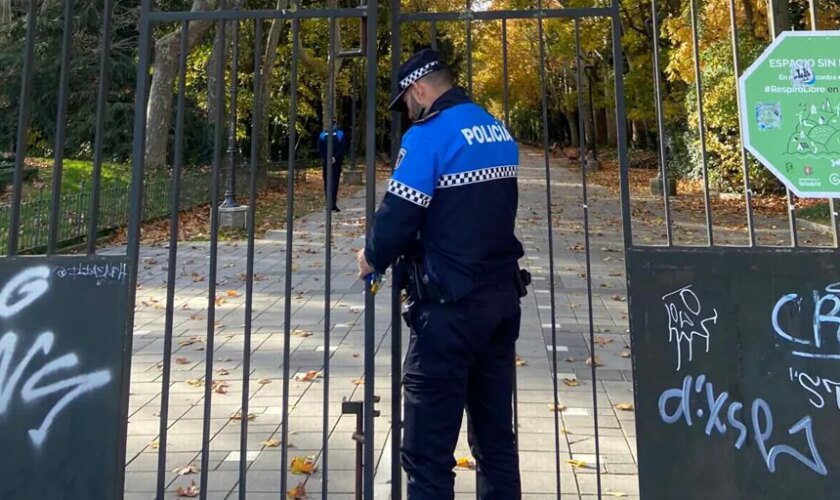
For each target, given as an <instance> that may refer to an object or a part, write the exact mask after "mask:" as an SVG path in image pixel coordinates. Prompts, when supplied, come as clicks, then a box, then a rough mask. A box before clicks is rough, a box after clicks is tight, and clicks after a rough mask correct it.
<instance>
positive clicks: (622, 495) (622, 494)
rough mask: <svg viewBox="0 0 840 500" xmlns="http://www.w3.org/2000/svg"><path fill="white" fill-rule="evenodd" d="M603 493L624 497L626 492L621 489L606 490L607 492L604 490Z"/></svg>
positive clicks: (609, 495)
mask: <svg viewBox="0 0 840 500" xmlns="http://www.w3.org/2000/svg"><path fill="white" fill-rule="evenodd" d="M604 494H605V495H607V496H608V497H626V496H627V493H624V492H622V491H607V492H604Z"/></svg>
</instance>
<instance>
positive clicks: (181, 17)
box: [149, 8, 368, 23]
mask: <svg viewBox="0 0 840 500" xmlns="http://www.w3.org/2000/svg"><path fill="white" fill-rule="evenodd" d="M367 15H368V14H367V13H366V12H365V10H364V9H355V8H352V9H344V8H342V9H292V8H290V9H280V10H239V11H235V12H234V11H231V10H225V9H219V10H212V11H178V12H164V11H157V12H153V13H151V14H149V20H150V21H151V22H153V23H171V22H178V21H222V20H225V21H237V20H238V21H242V20H245V19H250V20H255V19H324V18H333V19H336V18H360V17H365V16H367Z"/></svg>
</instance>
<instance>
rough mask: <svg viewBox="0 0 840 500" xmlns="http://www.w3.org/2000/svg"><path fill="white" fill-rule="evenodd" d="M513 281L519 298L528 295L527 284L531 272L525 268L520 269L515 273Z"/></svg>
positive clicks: (529, 280) (529, 282)
mask: <svg viewBox="0 0 840 500" xmlns="http://www.w3.org/2000/svg"><path fill="white" fill-rule="evenodd" d="M513 283H514V285H515V286H516V291H517V293H519V298H520V299H521V298H522V297H524V296H526V295H528V286H529V285H530V284H531V273H529V272H528V270H527V269H520V270H519V272H517V273H516V275H515V278H514V280H513Z"/></svg>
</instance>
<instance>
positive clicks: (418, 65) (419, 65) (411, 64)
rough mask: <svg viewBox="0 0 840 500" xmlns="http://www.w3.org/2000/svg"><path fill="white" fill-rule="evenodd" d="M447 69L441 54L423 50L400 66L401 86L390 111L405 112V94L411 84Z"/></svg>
mask: <svg viewBox="0 0 840 500" xmlns="http://www.w3.org/2000/svg"><path fill="white" fill-rule="evenodd" d="M442 69H447V66H446V63H445V62H443V59H441V57H440V54H438V52H437V51H436V50H433V49H423V50H421V51H419V52H417V53H416V54H414V55H413V56H411V58H409V59H408V60H407V61H406V62H404V63H402V66H400V69H399V72H398V77H399V85H398V89H397V96H396V97H395V98H394V100H393V101H391V105H390V106H388V109H389V110H390V111H400V112H405V111H407V108H406V106H405V102H403V94H405V91H406V90H408V88H409V87H411V84H412V83H414V82H416V81H417V80H419V79H421V78H423V77H424V76H426V75H428V74H429V73H432V72H435V71H440V70H442Z"/></svg>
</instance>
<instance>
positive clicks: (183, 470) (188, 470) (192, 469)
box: [172, 464, 198, 476]
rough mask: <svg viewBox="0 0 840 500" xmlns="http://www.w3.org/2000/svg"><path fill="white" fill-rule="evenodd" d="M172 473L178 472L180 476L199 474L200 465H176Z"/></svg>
mask: <svg viewBox="0 0 840 500" xmlns="http://www.w3.org/2000/svg"><path fill="white" fill-rule="evenodd" d="M172 473H173V474H178V475H179V476H186V475H189V474H197V473H198V467H196V466H195V465H192V464H190V465H184V466H183V467H176V468H175V469H173V470H172Z"/></svg>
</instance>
